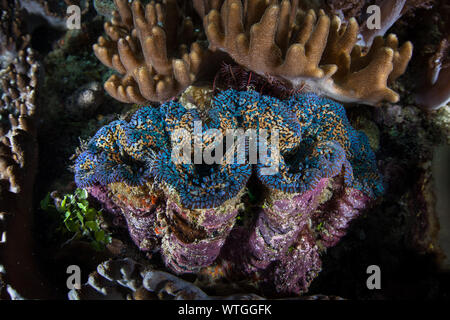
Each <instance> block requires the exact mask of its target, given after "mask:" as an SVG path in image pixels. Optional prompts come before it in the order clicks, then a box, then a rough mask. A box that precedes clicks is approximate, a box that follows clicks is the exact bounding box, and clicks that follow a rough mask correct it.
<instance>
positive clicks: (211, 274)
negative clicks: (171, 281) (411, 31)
mask: <svg viewBox="0 0 450 320" xmlns="http://www.w3.org/2000/svg"><path fill="white" fill-rule="evenodd" d="M199 120H201V121H202V122H203V125H204V128H206V129H215V130H218V131H219V132H221V133H223V135H222V136H223V137H225V136H226V135H225V134H224V133H225V131H226V130H227V129H243V130H248V129H254V130H256V131H257V133H258V134H259V133H261V132H262V131H261V130H263V129H267V130H269V131H271V132H274V131H273V130H278V131H279V150H280V157H279V163H278V164H277V168H278V170H276V172H273V173H272V174H264V171H263V169H264V168H266V167H267V165H268V164H273V163H271V161H274V160H273V158H271V157H268V158H265V159H264V161H263V160H261V159H260V158H258V161H257V162H256V163H247V162H248V161H247V162H246V163H239V162H238V163H232V164H230V163H225V162H220V163H213V164H206V163H202V164H193V163H181V164H180V163H174V162H173V161H172V158H171V153H172V148H173V146H174V144H173V143H174V140H173V139H171V134H172V133H173V132H175V130H176V129H180V128H183V129H186V130H188V131H189V130H192V129H193V127H194V122H195V121H199ZM193 140H195V139H193ZM245 141H246V142H245V146H246V147H245V149H244V150H245V152H246V159H247V160H248V159H249V157H250V155H249V150H250V149H249V145H250V142H249V140H248V139H247V140H245ZM215 142H216V141H215V140H214V139H211V136H209V135H208V134H205V135H204V136H203V140H201V143H202V144H203V146H204V147H205V148H208V147H211V145H213V143H215ZM223 142H224V141H223ZM192 150H194V148H192ZM233 150H234V151H236V150H237V149H236V150H235V149H233ZM267 150H268V151H269V153H271V152H273V150H274V149H272V147H270V148H268V149H267ZM193 153H194V152H193V151H192V156H194V154H193ZM236 156H237V155H236ZM268 159H269V160H268ZM75 180H76V182H77V184H78V186H79V187H83V188H86V189H87V190H88V191H89V193H90V194H91V195H92V196H94V197H95V198H97V199H98V200H99V201H100V202H101V203H102V204H103V205H104V207H105V209H106V210H107V211H110V212H112V213H114V214H115V215H119V216H120V215H122V216H123V217H124V218H125V220H126V222H127V225H128V230H129V233H130V236H131V238H132V239H133V241H134V242H135V243H136V245H137V246H138V247H139V248H140V249H141V250H144V251H153V252H156V251H159V252H160V253H161V255H162V257H163V259H164V261H165V263H166V265H167V266H168V267H169V268H170V269H171V270H173V271H174V272H176V273H180V274H181V273H197V274H198V275H201V276H202V278H204V276H205V275H206V278H207V279H208V281H215V280H217V279H219V278H221V277H227V278H229V279H232V278H239V279H241V280H242V279H244V281H245V280H246V281H247V284H251V285H255V286H257V287H258V288H260V289H261V290H263V291H264V290H270V292H272V293H273V292H276V293H279V294H299V293H302V292H306V291H307V290H308V287H309V285H310V283H311V281H312V280H313V279H314V278H315V277H316V276H317V275H318V273H319V272H320V270H321V259H320V254H321V253H322V252H324V250H325V249H326V248H327V247H331V246H334V245H335V244H336V243H337V242H338V241H339V240H340V239H341V238H342V237H343V236H344V235H345V234H346V232H347V230H348V227H349V225H350V222H351V221H352V220H353V219H354V218H355V217H356V216H358V215H359V214H360V213H361V212H362V210H364V209H365V208H366V207H367V206H368V205H369V203H370V201H371V200H373V199H375V198H376V197H378V196H380V195H381V194H382V192H383V185H382V181H381V177H380V175H379V173H378V170H377V167H376V162H375V156H374V154H373V152H372V150H371V149H370V146H369V143H368V140H367V137H366V136H365V135H364V134H363V133H361V132H358V131H356V130H355V129H353V128H352V127H351V125H350V123H349V121H348V119H347V117H346V114H345V110H344V108H343V107H342V105H340V104H337V103H336V102H334V101H332V100H329V99H326V98H322V97H318V96H316V95H314V94H294V95H292V96H290V97H289V98H286V99H277V98H274V97H270V96H265V95H261V94H258V93H257V92H255V91H251V90H250V91H237V90H232V89H230V90H226V91H222V92H220V93H218V94H217V95H216V96H215V97H214V98H213V100H212V107H211V108H210V109H209V110H208V112H206V113H205V112H203V113H200V112H199V111H198V110H197V109H185V108H184V107H183V106H182V105H181V104H179V103H178V102H174V101H172V102H168V103H166V104H163V105H161V106H160V107H158V108H152V107H144V108H141V109H140V110H138V111H137V112H136V113H135V114H134V115H133V116H132V117H131V120H130V121H122V120H121V121H115V122H113V123H111V124H110V125H108V126H106V127H104V128H102V129H100V130H99V131H98V133H97V134H96V135H95V136H94V137H93V138H92V140H91V141H90V142H89V144H88V146H87V148H86V150H85V151H84V152H83V153H82V154H81V155H80V156H79V157H78V159H77V161H76V173H75Z"/></svg>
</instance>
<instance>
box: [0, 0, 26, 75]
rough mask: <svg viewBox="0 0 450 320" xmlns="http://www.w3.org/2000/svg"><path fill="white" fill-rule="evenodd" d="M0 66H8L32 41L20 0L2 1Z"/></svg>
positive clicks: (0, 5)
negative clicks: (27, 32)
mask: <svg viewBox="0 0 450 320" xmlns="http://www.w3.org/2000/svg"><path fill="white" fill-rule="evenodd" d="M0 9H1V17H0V43H1V44H0V67H4V68H6V67H7V66H8V65H9V64H10V63H11V62H12V61H13V60H14V59H15V58H16V57H17V53H18V52H19V51H20V50H23V49H25V47H26V46H27V45H28V43H29V42H30V35H28V34H26V32H25V31H26V30H25V29H26V26H25V23H24V21H23V14H24V10H21V9H20V6H19V3H18V1H6V0H4V1H1V2H0Z"/></svg>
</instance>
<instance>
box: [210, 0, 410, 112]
mask: <svg viewBox="0 0 450 320" xmlns="http://www.w3.org/2000/svg"><path fill="white" fill-rule="evenodd" d="M246 3H247V2H246ZM295 4H296V2H295V1H294V2H293V3H292V4H291V2H290V1H282V2H281V4H280V5H278V4H272V5H268V4H267V3H265V2H261V1H248V5H247V6H246V7H244V6H243V5H242V2H241V1H239V0H227V1H225V3H224V5H223V6H222V9H221V10H220V11H218V10H211V11H210V12H209V13H208V15H207V16H206V18H205V30H206V34H207V36H208V40H209V42H210V47H211V48H212V49H215V48H217V49H220V50H224V51H226V52H227V53H228V54H230V55H231V56H232V57H233V59H234V60H235V61H236V62H238V63H239V64H241V65H243V66H245V67H247V68H249V69H250V70H252V71H254V72H256V73H258V74H261V75H265V74H268V75H271V76H276V77H280V78H283V79H285V80H288V81H289V82H290V83H292V85H293V86H294V87H299V86H301V85H303V84H304V83H306V84H307V85H308V86H310V87H311V89H312V90H315V91H318V92H321V93H324V94H325V95H328V96H330V97H332V98H335V99H337V100H340V101H343V102H362V103H368V104H373V105H375V104H378V103H380V102H381V101H384V100H386V101H389V102H396V101H398V99H399V97H398V94H396V93H395V92H394V91H392V90H391V89H389V88H388V87H387V85H388V81H389V82H391V81H394V80H395V79H396V78H397V77H398V76H400V75H401V74H402V73H403V72H404V71H405V69H406V66H407V64H408V62H409V60H410V58H411V55H412V44H411V43H410V42H407V43H405V44H404V45H403V46H402V47H400V48H398V41H397V38H396V37H395V36H394V35H389V36H388V38H387V39H386V40H383V39H382V38H377V40H376V41H375V43H374V44H373V45H372V47H371V48H370V50H369V52H368V53H366V54H365V53H363V48H361V47H359V46H357V45H355V43H356V41H357V35H358V29H359V28H358V24H357V22H356V20H355V19H350V20H349V22H348V24H347V25H344V24H342V23H341V21H340V19H339V18H337V17H332V18H329V17H328V16H326V15H325V14H324V12H323V11H321V12H319V14H318V15H317V14H315V13H314V12H313V11H309V12H307V13H303V14H298V15H297V12H296V9H295Z"/></svg>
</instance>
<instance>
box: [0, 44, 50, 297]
mask: <svg viewBox="0 0 450 320" xmlns="http://www.w3.org/2000/svg"><path fill="white" fill-rule="evenodd" d="M38 67H39V65H38V63H37V62H36V61H35V60H34V54H33V52H32V51H31V49H27V50H26V51H20V52H19V53H18V58H16V59H15V60H14V61H13V63H11V64H10V65H9V66H8V67H7V68H6V70H2V76H1V77H2V87H3V96H2V100H1V104H0V105H1V108H0V117H1V118H0V121H1V123H0V219H1V220H2V221H3V222H4V223H5V230H0V231H1V232H2V235H1V238H2V240H3V241H2V242H3V243H2V244H0V262H1V263H2V264H3V266H4V268H5V270H6V277H5V278H6V282H7V283H8V285H9V289H8V292H9V293H10V295H11V294H14V295H15V291H14V290H12V288H15V289H17V290H18V291H19V292H21V293H22V292H27V294H32V295H35V296H36V297H38V296H42V295H43V294H44V293H43V292H44V291H43V290H42V285H43V284H42V282H41V279H39V275H36V274H33V273H34V272H32V270H35V269H34V268H35V265H34V260H33V253H32V247H31V222H32V214H31V213H32V212H31V208H32V195H33V186H34V177H35V173H36V167H37V143H36V127H35V116H36V89H37V76H38ZM12 270H14V272H11V271H12ZM11 287H12V288H11ZM25 290H26V291H25ZM12 298H13V297H12Z"/></svg>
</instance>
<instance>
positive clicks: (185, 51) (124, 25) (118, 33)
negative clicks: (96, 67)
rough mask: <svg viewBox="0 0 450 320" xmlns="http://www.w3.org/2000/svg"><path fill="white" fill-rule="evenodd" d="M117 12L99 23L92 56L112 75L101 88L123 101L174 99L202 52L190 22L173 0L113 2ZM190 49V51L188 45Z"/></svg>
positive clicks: (190, 78) (186, 83)
mask: <svg viewBox="0 0 450 320" xmlns="http://www.w3.org/2000/svg"><path fill="white" fill-rule="evenodd" d="M115 3H116V6H117V8H118V12H115V13H114V18H113V20H112V21H111V23H109V22H107V23H106V24H105V32H106V34H107V36H108V37H106V38H105V37H100V38H99V40H98V43H97V44H96V45H94V52H95V54H96V56H97V57H98V58H99V59H100V61H101V62H102V63H103V64H105V65H106V66H108V67H110V68H113V69H115V70H116V71H117V72H118V73H119V74H121V76H118V75H113V76H111V77H110V78H109V80H108V81H107V82H106V83H105V89H106V91H108V93H109V94H110V95H111V96H113V97H114V98H115V99H117V100H119V101H122V102H127V103H145V102H147V101H164V100H169V99H170V98H172V97H174V96H177V95H178V94H180V93H181V92H183V91H184V89H186V88H187V87H188V86H189V85H190V84H191V83H192V82H193V81H194V79H195V75H196V74H197V72H198V71H199V68H200V64H201V62H202V57H203V54H204V52H203V51H204V50H203V49H202V47H201V45H200V43H199V42H197V41H196V39H195V38H196V36H195V34H194V28H193V24H192V21H191V20H190V19H188V18H184V17H182V15H181V13H180V12H179V9H178V7H177V2H176V1H175V0H167V1H165V4H161V3H156V2H154V1H152V2H150V3H149V4H147V5H146V6H145V8H144V7H142V5H141V4H140V2H138V1H134V2H133V3H132V5H129V4H128V1H126V0H115ZM189 46H190V47H189Z"/></svg>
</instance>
